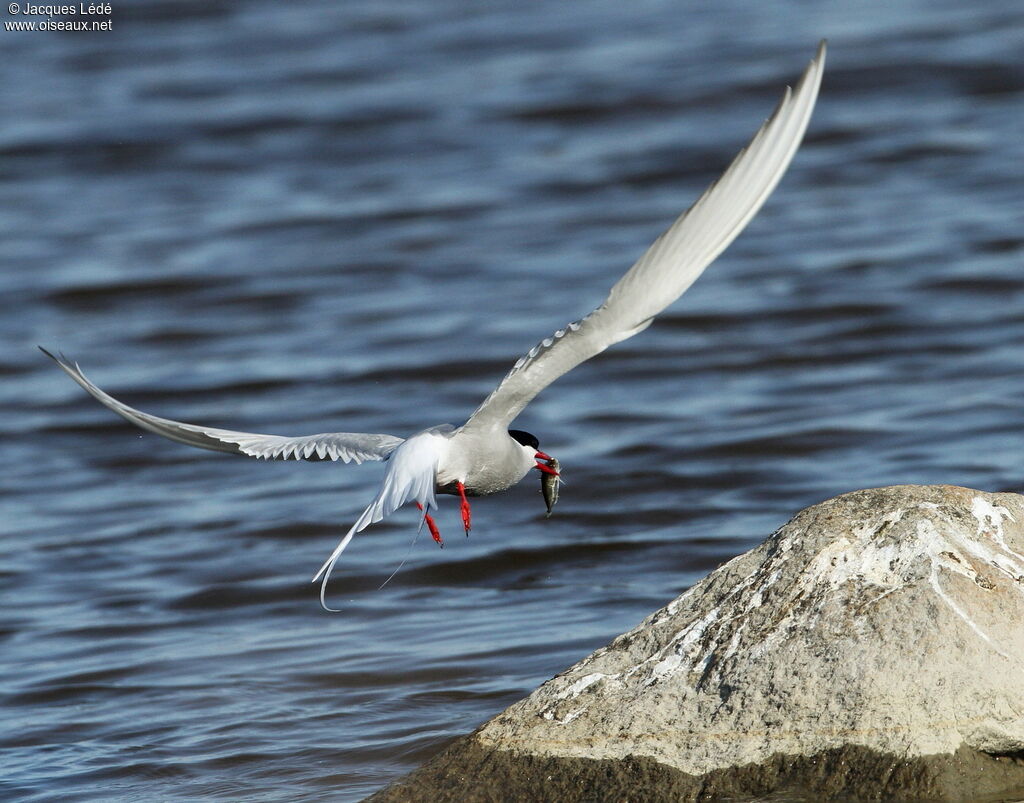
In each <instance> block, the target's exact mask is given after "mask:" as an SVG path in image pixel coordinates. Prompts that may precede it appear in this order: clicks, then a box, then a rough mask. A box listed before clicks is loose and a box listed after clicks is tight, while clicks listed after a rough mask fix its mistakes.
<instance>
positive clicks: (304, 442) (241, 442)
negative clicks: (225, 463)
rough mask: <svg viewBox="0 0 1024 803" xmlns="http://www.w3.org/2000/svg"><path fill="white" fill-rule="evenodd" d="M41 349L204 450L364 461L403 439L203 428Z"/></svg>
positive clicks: (113, 404)
mask: <svg viewBox="0 0 1024 803" xmlns="http://www.w3.org/2000/svg"><path fill="white" fill-rule="evenodd" d="M39 348H40V350H41V351H42V352H43V353H44V354H45V355H46V356H48V357H50V358H51V359H52V360H53V361H54V362H56V363H57V365H59V366H60V367H61V368H62V369H63V370H64V372H65V373H66V374H67V375H68V376H70V377H71V378H72V379H74V380H75V381H76V382H77V383H78V384H79V385H81V386H82V387H83V388H85V390H86V391H87V392H88V393H89V394H90V395H91V396H92V397H93V398H95V399H96V400H97V401H98V402H99V403H100V404H102V405H103V406H104V407H108V408H109V409H111V410H113V411H114V412H115V413H117V414H118V415H119V416H121V417H122V418H125V419H127V420H128V421H130V422H131V423H133V424H135V425H136V426H138V427H142V429H146V430H149V431H150V432H155V433H156V434H157V435H163V436H164V437H165V438H170V439H171V440H172V441H178V442H179V443H184V444H187V445H189V446H197V447H199V448H200V449H212V450H214V451H217V452H229V453H231V454H240V455H246V456H248V457H256V458H262V459H264V460H341V461H343V462H345V463H350V462H355V463H362V462H363V461H364V460H384V459H385V458H387V457H388V455H390V454H391V453H392V452H393V451H394V450H395V449H396V448H397V447H398V445H399V444H401V443H402V438H396V437H395V436H394V435H371V434H364V433H359V432H328V433H323V434H320V435H306V436H304V437H298V438H287V437H283V436H281V435H260V434H258V433H254V432H233V431H232V430H229V429H215V428H214V427H202V426H196V425H195V424H184V423H182V422H180V421H171V420H170V419H168V418H159V417H158V416H155V415H150V414H149V413H143V412H142V411H140V410H136V409H135V408H133V407H129V406H128V405H127V404H124V403H123V402H120V401H118V400H117V399H115V398H114V397H113V396H111V395H110V394H109V393H107V392H105V391H104V390H101V389H100V388H99V387H97V386H96V385H94V384H93V383H92V382H90V381H89V379H87V378H86V376H85V374H83V373H82V370H81V368H79V367H78V363H74V362H71V361H69V360H67V359H66V358H64V356H63V355H61V356H60V357H56V356H54V355H53V354H51V353H50V352H49V351H47V350H46V349H44V348H43V347H42V346H40V347H39Z"/></svg>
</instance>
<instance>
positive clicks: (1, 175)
mask: <svg viewBox="0 0 1024 803" xmlns="http://www.w3.org/2000/svg"><path fill="white" fill-rule="evenodd" d="M113 28H114V30H113V31H112V32H110V33H103V34H99V33H95V34H77V35H73V34H58V33H12V32H8V31H0V37H2V42H3V54H4V58H3V60H2V62H0V76H2V78H3V80H2V81H0V108H2V109H3V110H4V113H3V115H2V116H0V293H2V297H3V313H2V314H0V334H2V343H3V349H2V350H0V409H2V415H0V428H2V429H0V448H2V449H3V454H2V458H3V459H2V465H3V469H2V474H0V500H2V506H3V507H2V528H3V531H2V536H3V537H2V538H0V584H2V586H0V587H2V589H3V597H2V600H3V602H2V609H0V611H2V612H0V645H2V646H0V677H2V685H0V694H2V706H3V712H2V713H3V719H2V721H3V727H2V729H0V748H2V750H0V796H2V797H3V798H4V799H25V800H40V801H41V800H49V799H53V798H56V797H60V798H63V799H65V800H107V799H124V800H129V799H131V800H139V799H150V800H155V799H159V800H186V799H193V800H194V799H206V800H242V799H244V800H260V801H291V800H300V799H301V800H332V801H334V800H357V799H359V798H361V797H362V796H364V795H366V794H368V793H370V792H372V791H373V790H375V789H377V788H379V787H381V786H382V785H384V784H385V783H387V782H388V781H389V780H391V779H393V778H395V777H396V776H398V775H400V774H401V773H403V772H405V771H407V770H409V769H411V768H412V767H414V766H416V765H418V764H419V763H421V762H422V761H424V760H425V759H427V758H428V757H430V756H431V755H433V754H434V753H436V752H437V751H438V750H439V749H440V748H441V747H443V746H444V745H445V744H447V743H448V741H449V740H451V739H452V738H453V737H455V736H457V735H460V734H463V733H466V732H468V731H469V730H471V729H472V728H474V727H475V726H476V725H478V724H479V723H480V722H482V721H483V720H485V719H486V718H488V717H489V716H491V715H493V714H494V713H496V712H498V711H499V710H501V709H502V708H503V707H505V706H506V705H508V704H509V703H511V702H513V701H515V700H516V699H518V698H520V697H522V696H523V695H524V694H526V693H527V692H529V691H530V690H531V689H532V688H533V687H534V686H536V685H537V684H538V683H539V682H540V681H542V680H544V679H546V678H548V677H550V676H551V675H552V674H554V673H556V672H558V671H560V670H561V669H563V668H565V667H566V666H568V665H569V664H571V663H572V662H574V661H575V660H576V659H578V658H580V657H582V656H584V655H585V654H587V653H588V652H590V651H591V650H593V649H594V648H596V647H598V646H600V645H602V644H604V643H606V642H607V641H608V640H610V638H611V637H613V636H615V635H616V634H618V633H620V632H622V631H623V630H625V629H627V628H629V627H631V626H632V625H634V624H636V623H637V622H638V621H639V620H640V619H641V618H643V617H644V616H645V615H646V614H647V613H649V612H651V611H652V610H654V609H655V608H657V607H659V606H661V605H663V604H665V603H666V602H668V601H669V600H670V599H672V598H673V597H674V596H675V595H677V594H678V593H680V592H681V591H682V590H683V589H685V588H686V587H687V586H689V585H691V584H692V583H693V582H695V581H696V580H697V579H699V578H700V577H701V576H703V575H704V574H705V573H706V572H708V571H709V570H710V569H712V568H714V567H715V566H717V565H718V564H719V563H721V562H723V561H725V560H727V559H728V558H730V557H732V556H733V555H735V554H737V553H739V552H741V551H743V550H746V549H748V548H749V547H751V546H753V545H754V544H756V543H758V542H759V541H760V540H761V539H762V538H763V537H764V536H766V535H767V534H768V533H769V532H771V531H772V530H773V529H774V528H775V527H777V526H779V525H781V524H782V523H783V522H785V520H786V519H787V518H789V516H790V515H792V514H793V513H794V512H796V511H797V510H798V509H800V508H802V507H804V506H806V505H808V504H811V503H814V502H817V501H820V500H821V499H823V498H826V497H828V496H831V495H834V494H836V493H840V492H842V491H846V490H851V489H855V488H861V487H867V486H877V485H886V484H892V483H954V484H962V485H969V486H973V487H978V488H983V489H986V490H1017V489H1020V488H1021V487H1022V485H1024V458H1022V454H1024V435H1022V434H1021V429H1022V423H1024V410H1022V399H1024V350H1022V346H1024V228H1022V222H1024V200H1022V199H1024V137H1022V136H1021V130H1022V121H1024V113H1022V110H1024V65H1022V61H1021V53H1024V11H1022V10H1021V7H1020V4H1019V3H1017V2H1014V0H1005V2H984V3H980V4H975V5H972V6H969V7H968V6H966V5H964V4H963V3H960V2H957V3H953V2H941V1H940V2H927V3H925V2H895V3H889V4H881V3H857V2H854V3H848V2H845V1H844V2H840V1H839V0H834V1H833V2H823V3H814V4H807V3H799V2H789V3H786V2H781V3H774V2H770V3H756V4H755V3H745V2H733V1H732V0H727V1H726V2H724V3H716V4H706V3H696V2H688V3H674V2H654V0H639V2H632V3H628V4H626V3H620V2H611V1H610V0H609V1H608V2H599V1H598V0H591V1H590V2H580V3H572V4H554V3H543V4H542V3H527V4H524V3H518V2H511V0H497V2H492V3H485V4H469V3H463V2H456V1H455V0H432V1H431V2H416V3H412V2H407V3H402V2H395V3H376V2H374V3H371V2H344V3H334V2H311V3H305V4H291V3H271V2H261V1H260V0H253V1H252V2H244V3H222V2H182V3H165V2H134V3H131V4H129V3H116V4H114V8H113ZM823 36H827V37H829V39H830V47H831V50H830V55H829V63H828V67H827V71H826V77H825V83H824V86H823V89H822V96H821V100H820V103H819V106H818V109H817V111H816V113H815V117H814V119H813V121H812V123H811V128H810V131H809V136H808V139H807V141H806V143H805V145H804V147H803V148H802V149H801V151H800V152H799V154H798V155H797V158H796V160H795V162H794V164H793V166H792V168H791V170H790V172H789V174H788V175H787V176H786V178H785V180H784V181H783V183H782V184H781V186H780V188H779V189H778V191H777V192H776V193H775V195H774V196H773V197H772V199H771V200H770V202H769V203H768V204H767V206H766V207H765V209H764V210H763V211H762V213H761V214H760V215H759V216H758V217H757V218H756V219H755V221H754V222H753V224H752V225H751V226H750V227H749V229H748V230H747V232H746V233H745V234H744V235H743V236H742V237H741V238H740V240H739V241H738V242H737V243H736V244H735V245H734V246H733V247H732V248H731V249H730V250H729V251H728V252H727V253H726V255H725V256H724V257H723V258H722V259H721V260H719V262H718V263H716V264H715V265H714V266H713V267H712V268H711V269H710V270H709V271H708V272H707V274H705V276H704V277H703V278H702V279H701V280H700V281H699V282H698V283H697V284H696V285H695V286H694V288H693V289H692V291H691V292H689V293H687V295H686V296H685V297H684V299H683V300H681V301H680V302H678V303H677V304H675V305H674V306H673V307H671V308H670V310H669V311H668V312H667V313H666V314H665V315H664V316H663V317H662V318H661V319H660V320H659V321H658V323H657V324H656V325H655V326H654V327H652V328H651V329H650V330H648V331H647V332H645V333H644V334H643V335H641V336H639V337H637V338H635V339H633V340H630V341H628V342H626V343H623V344H620V345H619V346H617V347H615V348H613V349H611V350H610V351H609V352H607V353H606V354H604V355H602V356H601V357H599V358H597V359H596V360H594V361H592V362H590V363H587V364H586V365H584V366H582V367H580V368H579V369H577V370H575V371H573V372H572V373H571V374H570V375H568V376H566V377H565V378H564V379H562V380H561V381H560V382H558V383H557V384H556V385H555V386H553V387H552V388H550V389H549V390H548V391H547V392H545V393H544V394H543V395H542V396H541V397H540V398H539V399H538V400H537V401H536V402H535V403H534V404H533V405H531V406H530V407H529V408H528V409H527V410H526V412H525V413H524V414H523V415H522V417H521V418H520V419H519V420H518V422H517V425H518V426H520V427H521V428H524V429H527V430H530V431H531V432H534V433H536V434H537V435H538V436H539V437H540V439H541V444H542V447H543V448H544V449H545V450H547V451H550V452H551V453H553V454H555V455H557V456H558V457H559V458H560V459H561V461H562V463H563V466H564V469H565V474H566V479H567V481H568V484H567V485H566V487H565V488H564V490H563V493H562V500H561V502H560V503H559V506H558V508H557V509H556V514H555V515H554V516H553V517H552V518H551V519H548V520H545V518H544V516H543V513H544V507H543V503H542V501H541V499H540V495H539V493H538V490H537V482H536V479H535V478H531V479H530V480H528V481H525V482H524V483H522V484H521V485H520V486H519V487H517V488H515V489H514V490H513V491H511V492H509V493H507V494H504V495H501V496H498V497H492V498H488V499H483V500H479V501H478V502H477V504H476V505H475V506H474V525H475V526H474V530H473V535H472V537H471V538H469V539H466V538H463V537H462V535H461V534H460V533H459V526H458V512H457V510H458V508H457V505H456V504H454V502H453V500H452V499H451V498H450V497H445V498H442V500H441V502H442V510H441V513H440V516H439V521H440V524H441V526H442V528H443V530H444V531H445V532H446V534H447V535H448V547H447V548H446V549H444V550H439V549H437V548H436V547H435V546H434V545H433V544H432V543H430V541H429V539H424V538H421V539H420V541H419V542H418V543H417V544H416V545H415V546H414V547H413V548H412V549H411V551H410V549H409V544H410V541H411V539H412V536H413V532H414V530H415V519H416V516H415V511H414V510H412V509H408V510H404V511H401V512H399V514H397V515H396V516H394V518H393V519H392V520H390V521H388V522H386V523H384V524H382V525H380V526H376V527H374V528H373V529H372V530H371V531H369V532H368V533H366V534H365V535H362V536H360V537H358V538H357V539H356V541H355V542H354V543H353V544H352V546H351V547H350V548H349V550H348V552H347V553H346V554H345V556H344V561H343V562H342V563H341V564H340V566H339V570H338V571H337V572H336V575H335V576H336V580H335V582H334V583H333V588H332V595H333V599H334V601H335V602H336V603H340V605H341V607H343V608H344V612H343V613H342V614H338V615H328V614H325V613H323V612H322V611H321V610H320V609H319V607H318V606H317V602H316V595H315V588H314V587H313V586H312V585H310V583H309V578H310V577H311V576H312V573H313V572H314V571H315V570H316V568H317V567H318V566H319V565H320V563H321V561H322V560H323V559H324V558H325V557H326V556H327V554H329V552H330V550H331V549H332V548H333V547H334V545H335V543H336V542H337V540H338V538H339V537H340V536H341V535H342V534H343V533H344V531H345V530H346V529H347V527H348V526H349V524H350V523H351V521H352V520H353V518H354V517H355V516H356V515H357V514H358V512H359V511H360V510H361V509H362V508H363V506H364V505H365V504H366V503H367V501H368V500H369V499H370V497H371V496H372V494H373V493H374V489H375V483H376V482H377V481H378V478H379V477H380V475H381V467H380V466H379V465H374V464H370V465H364V466H361V467H354V466H343V465H340V464H338V465H336V464H331V463H302V464H297V463H269V464H268V463H262V462H256V461H247V460H242V459H239V458H235V457H230V456H226V455H219V454H214V453H210V452H200V451H195V450H191V449H189V448H187V447H185V446H181V445H178V444H174V443H170V442H168V441H164V440H162V439H159V438H157V437H156V436H152V435H148V434H142V433H140V432H139V431H137V430H135V429H133V428H131V427H130V426H129V425H127V424H126V423H124V422H122V421H121V420H120V419H118V418H116V417H114V416H112V415H111V414H110V413H108V412H107V411H105V410H103V409H102V408H100V407H99V406H98V405H96V404H95V403H94V402H92V401H91V400H90V399H88V398H87V397H86V396H85V394H83V393H82V392H81V390H79V389H78V388H77V387H75V386H74V385H73V384H72V383H71V382H70V381H68V380H67V378H66V377H64V376H63V375H61V374H60V373H59V372H58V371H56V370H55V368H54V367H53V365H52V364H50V363H49V362H48V361H47V360H45V358H43V357H42V356H41V355H40V354H39V353H38V352H37V351H36V350H35V344H36V343H42V344H44V345H47V346H49V347H52V348H59V349H63V350H64V351H66V352H67V353H69V354H70V355H72V356H74V357H75V358H76V359H78V360H79V361H80V362H81V363H82V365H83V367H84V368H85V369H86V370H87V371H88V372H89V374H90V376H91V377H92V378H93V379H95V380H96V381H97V382H98V383H100V384H101V385H102V386H104V387H106V388H108V389H110V390H111V391H113V392H115V393H117V394H118V395H119V396H121V397H122V398H124V399H125V400H126V401H128V402H129V403H131V404H134V405H136V406H139V407H141V408H143V409H145V410H148V411H151V412H154V413H157V414H160V415H165V416H168V417H172V418H177V419H182V420H186V421H194V422H199V423H206V424H211V425H215V426H223V427H229V428H233V429H243V430H251V431H263V432H279V433H282V434H304V433H309V432H320V431H324V430H332V429H338V430H363V431H370V432H393V433H395V434H398V435H408V434H410V433H412V432H415V431H417V430H418V429H420V428H422V427H424V426H427V425H431V424H437V423H442V422H452V423H461V421H462V420H463V419H464V417H465V416H466V415H467V414H468V413H469V412H470V411H471V410H472V409H473V408H474V407H475V406H476V404H477V403H479V401H480V400H481V399H482V398H483V397H484V396H485V395H486V394H487V393H488V392H489V390H490V389H491V388H492V387H493V385H494V384H495V382H496V381H497V380H498V379H499V378H500V377H501V376H502V374H503V373H504V372H505V370H506V369H507V368H508V367H509V366H510V364H511V363H512V362H513V361H514V360H515V358H516V357H517V356H519V355H520V354H522V353H523V352H524V351H526V350H527V349H528V348H529V347H530V346H531V345H533V344H534V343H535V342H536V341H537V340H539V339H540V338H542V337H544V336H546V335H547V334H549V333H550V332H552V331H553V330H554V329H556V328H558V327H560V326H562V325H564V324H565V323H566V322H567V321H569V320H572V319H574V318H576V317H579V316H580V315H581V314H583V313H585V312H587V311H589V310H590V309H591V308H593V307H594V306H595V305H596V304H597V303H598V302H599V301H600V300H601V299H602V298H603V296H604V294H605V292H606V291H607V289H608V288H609V287H610V286H611V284H612V283H613V282H614V281H615V280H616V279H617V278H618V276H619V275H620V274H621V273H622V272H623V271H624V270H625V269H626V268H627V267H628V266H629V264H630V263H631V262H632V260H633V259H635V258H636V257H637V256H638V255H639V254H640V253H641V252H642V250H643V249H644V248H645V247H646V245H647V244H648V243H649V242H650V241H651V240H652V239H653V238H654V237H655V236H656V235H657V234H658V233H659V232H660V231H661V229H662V228H664V227H665V226H666V225H667V224H668V223H669V221H670V220H671V219H672V218H673V217H674V216H675V215H676V214H677V213H678V212H680V211H681V210H682V209H683V208H684V207H686V206H687V205H688V204H689V203H690V202H691V201H692V200H693V199H694V198H695V197H696V195H697V193H698V192H699V191H700V190H701V189H702V188H703V187H704V186H705V185H706V184H707V183H708V182H709V181H711V180H712V179H714V178H715V177H716V175H717V174H718V172H719V171H720V170H721V169H722V167H723V166H724V165H725V164H726V163H727V162H728V161H729V159H730V158H731V157H732V155H733V154H734V153H735V151H736V150H738V148H739V147H740V146H741V145H742V144H744V143H745V142H746V140H747V139H748V138H749V136H750V135H751V134H752V133H753V131H754V130H755V128H756V127H757V125H758V124H759V123H760V121H761V120H762V119H763V118H764V117H765V116H766V115H767V114H768V113H769V112H770V111H771V109H772V107H773V106H774V104H775V102H776V100H777V98H778V96H779V94H780V92H781V88H782V86H783V85H784V84H785V83H786V82H790V81H792V80H794V79H795V78H796V77H797V75H798V74H799V72H800V70H801V69H802V68H803V66H804V65H805V64H806V62H807V60H808V59H809V58H810V57H811V55H812V53H813V50H814V47H815V44H816V42H817V40H818V39H819V38H821V37H823ZM406 555H408V561H407V563H406V565H405V567H404V568H403V570H402V571H401V572H400V573H399V574H398V575H397V576H396V578H395V579H394V580H393V581H391V583H390V584H389V585H388V586H387V587H386V588H384V589H383V590H379V589H378V586H379V585H380V584H381V582H382V581H383V580H384V578H386V577H387V575H388V574H389V573H390V572H391V571H392V570H393V569H394V568H395V566H396V565H397V564H398V563H399V562H400V561H401V560H402V558H403V557H404V556H406Z"/></svg>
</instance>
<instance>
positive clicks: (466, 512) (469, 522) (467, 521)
mask: <svg viewBox="0 0 1024 803" xmlns="http://www.w3.org/2000/svg"><path fill="white" fill-rule="evenodd" d="M455 487H456V488H458V489H459V498H460V499H461V500H462V506H461V511H462V526H463V527H464V528H465V529H466V536H467V537H468V536H469V531H470V530H471V529H473V512H472V511H471V510H470V509H469V500H468V499H467V498H466V486H465V485H463V484H462V483H461V482H457V483H455Z"/></svg>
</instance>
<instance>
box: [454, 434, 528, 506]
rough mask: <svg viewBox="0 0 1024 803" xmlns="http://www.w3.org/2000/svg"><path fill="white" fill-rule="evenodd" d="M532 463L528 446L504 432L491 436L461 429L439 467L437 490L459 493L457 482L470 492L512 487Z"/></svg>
mask: <svg viewBox="0 0 1024 803" xmlns="http://www.w3.org/2000/svg"><path fill="white" fill-rule="evenodd" d="M532 467H533V461H532V460H531V459H530V456H529V455H528V454H527V452H526V450H524V449H522V448H521V447H520V446H519V444H518V443H516V442H515V441H514V440H512V438H510V437H508V436H507V435H505V434H504V433H499V434H497V435H495V436H490V437H486V436H480V435H471V436H470V435H464V434H463V433H458V434H457V435H456V436H455V437H454V438H452V441H451V445H450V448H449V450H448V454H447V455H446V459H445V460H444V461H442V462H441V463H440V464H439V465H438V467H437V491H438V492H439V493H452V494H454V493H458V490H457V489H456V483H458V482H461V483H463V484H464V485H465V486H466V493H467V494H468V495H469V496H486V495H487V494H493V493H497V492H499V491H504V490H506V489H508V488H511V487H512V486H513V485H515V484H516V483H517V482H519V481H520V480H521V479H522V478H523V477H525V476H526V475H527V474H528V473H529V471H530V469H531V468H532Z"/></svg>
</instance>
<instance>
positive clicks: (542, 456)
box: [534, 452, 558, 477]
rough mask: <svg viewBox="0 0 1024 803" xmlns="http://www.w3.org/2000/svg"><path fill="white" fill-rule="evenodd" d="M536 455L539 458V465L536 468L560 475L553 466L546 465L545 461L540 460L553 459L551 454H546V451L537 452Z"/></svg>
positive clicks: (546, 472)
mask: <svg viewBox="0 0 1024 803" xmlns="http://www.w3.org/2000/svg"><path fill="white" fill-rule="evenodd" d="M534 457H535V458H537V465H536V466H535V468H539V469H540V470H541V471H543V472H544V473H545V474H553V475H554V476H556V477H557V476H558V472H557V471H555V470H554V469H553V468H551V466H547V465H544V463H541V462H540V461H541V460H551V459H552V457H551V455H549V454H545V453H544V452H537V454H535V455H534Z"/></svg>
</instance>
